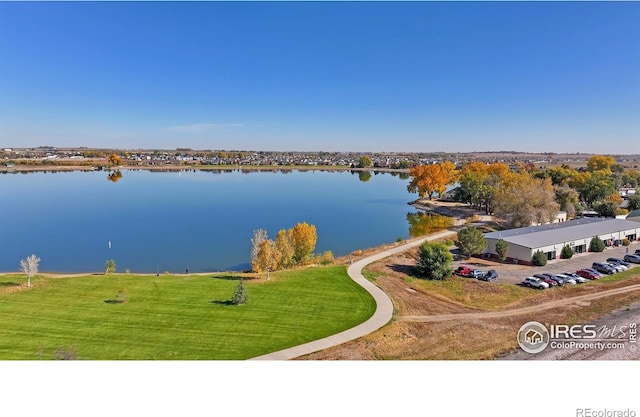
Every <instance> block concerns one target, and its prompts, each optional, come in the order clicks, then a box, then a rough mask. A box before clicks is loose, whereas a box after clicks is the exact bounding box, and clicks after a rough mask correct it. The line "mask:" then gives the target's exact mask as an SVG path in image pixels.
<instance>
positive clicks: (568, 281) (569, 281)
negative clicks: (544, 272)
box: [556, 274, 578, 285]
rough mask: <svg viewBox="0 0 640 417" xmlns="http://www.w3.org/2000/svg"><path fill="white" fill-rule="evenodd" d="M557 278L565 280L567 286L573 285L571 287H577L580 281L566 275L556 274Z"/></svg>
mask: <svg viewBox="0 0 640 417" xmlns="http://www.w3.org/2000/svg"><path fill="white" fill-rule="evenodd" d="M556 277H558V278H560V279H562V280H564V283H565V284H571V285H576V284H577V283H578V281H576V280H575V279H573V277H570V276H568V275H565V274H556Z"/></svg>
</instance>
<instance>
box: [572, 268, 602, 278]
mask: <svg viewBox="0 0 640 417" xmlns="http://www.w3.org/2000/svg"><path fill="white" fill-rule="evenodd" d="M576 274H578V275H580V276H581V277H582V278H588V279H599V278H600V274H594V273H593V272H592V271H589V270H587V269H579V270H577V271H576Z"/></svg>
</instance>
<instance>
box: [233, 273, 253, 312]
mask: <svg viewBox="0 0 640 417" xmlns="http://www.w3.org/2000/svg"><path fill="white" fill-rule="evenodd" d="M247 301H249V293H248V291H247V287H246V286H245V285H244V280H243V279H242V278H240V282H238V285H237V286H236V289H235V292H234V293H233V298H231V304H234V305H240V304H245V303H246V302H247Z"/></svg>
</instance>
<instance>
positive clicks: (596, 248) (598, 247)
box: [589, 236, 604, 252]
mask: <svg viewBox="0 0 640 417" xmlns="http://www.w3.org/2000/svg"><path fill="white" fill-rule="evenodd" d="M603 250H604V242H603V241H602V239H600V238H599V237H598V236H594V237H593V238H592V239H591V242H590V243H589V252H602V251H603Z"/></svg>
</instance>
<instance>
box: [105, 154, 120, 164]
mask: <svg viewBox="0 0 640 417" xmlns="http://www.w3.org/2000/svg"><path fill="white" fill-rule="evenodd" d="M107 162H108V163H109V165H112V166H120V165H122V158H120V157H119V156H118V155H117V154H115V153H112V154H111V155H109V157H108V158H107Z"/></svg>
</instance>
